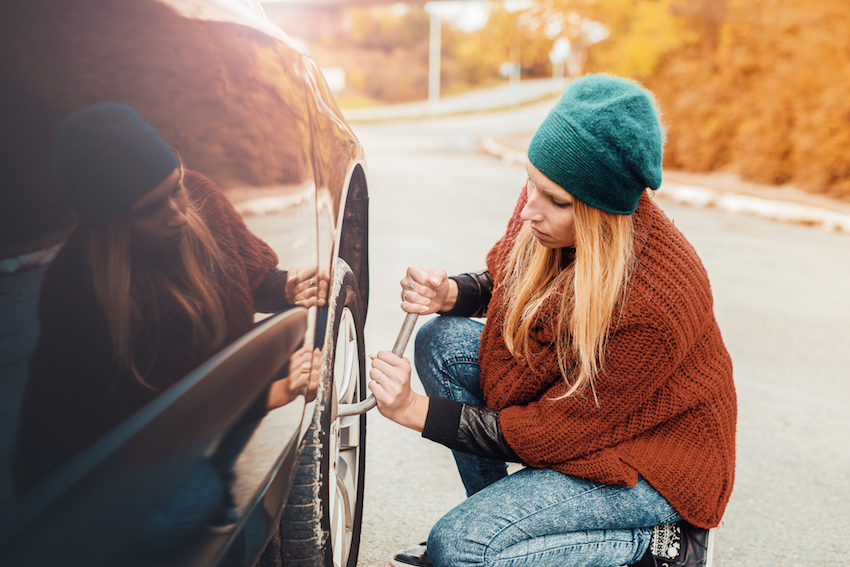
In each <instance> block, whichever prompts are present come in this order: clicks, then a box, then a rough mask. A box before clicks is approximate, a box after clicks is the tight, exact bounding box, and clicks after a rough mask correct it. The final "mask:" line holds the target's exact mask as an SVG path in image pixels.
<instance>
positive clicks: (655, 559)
mask: <svg viewBox="0 0 850 567" xmlns="http://www.w3.org/2000/svg"><path fill="white" fill-rule="evenodd" d="M713 552H714V530H705V529H702V528H696V527H694V526H692V525H690V524H689V523H687V522H685V521H681V522H676V523H673V524H661V525H659V526H655V527H654V528H652V538H651V539H650V540H649V549H647V550H646V553H645V554H644V556H643V557H641V559H640V561H638V562H637V563H633V564H632V565H630V566H629V567H711V564H712V563H711V561H712V553H713Z"/></svg>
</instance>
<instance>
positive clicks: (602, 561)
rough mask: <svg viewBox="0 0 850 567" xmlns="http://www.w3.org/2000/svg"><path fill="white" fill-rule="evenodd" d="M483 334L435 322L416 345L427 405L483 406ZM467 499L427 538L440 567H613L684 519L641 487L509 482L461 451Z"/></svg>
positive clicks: (523, 478)
mask: <svg viewBox="0 0 850 567" xmlns="http://www.w3.org/2000/svg"><path fill="white" fill-rule="evenodd" d="M482 328H483V325H482V324H481V323H479V322H477V321H473V320H470V319H467V318H464V317H447V316H441V317H436V318H434V319H431V320H430V321H428V322H427V323H426V324H425V325H424V326H423V327H422V329H421V330H420V331H419V333H418V334H417V336H416V349H415V354H414V360H415V363H416V371H417V373H418V374H419V378H420V380H421V381H422V384H423V386H424V387H425V391H426V392H427V393H428V395H429V396H439V397H444V398H450V399H453V400H457V401H461V402H464V403H467V404H472V405H483V404H484V402H483V395H482V392H481V385H480V368H479V366H478V346H479V344H480V342H481V330H482ZM454 457H455V462H456V463H457V467H458V471H459V472H460V476H461V479H462V480H463V484H464V486H465V487H466V492H467V496H468V498H467V499H466V500H465V501H464V502H463V503H461V504H460V505H459V506H457V507H456V508H455V509H453V510H451V511H450V512H449V513H448V514H446V515H445V516H443V517H442V518H441V519H440V521H438V522H437V524H436V525H435V526H434V527H433V528H432V530H431V534H430V535H429V536H428V556H429V557H430V558H431V561H432V562H433V563H434V565H435V566H436V567H449V566H452V567H457V566H466V565H469V566H472V565H476V566H477V565H481V566H483V565H498V566H500V567H519V566H527V567H546V566H552V567H578V566H584V567H614V566H617V565H628V564H629V563H634V562H636V561H638V560H639V559H640V558H641V557H642V556H643V554H644V553H645V552H646V550H647V548H648V547H649V538H650V536H651V534H652V526H655V525H657V524H663V523H669V522H674V521H677V520H679V519H681V518H680V517H679V514H678V513H677V512H676V511H675V510H674V509H673V508H672V507H671V506H670V504H668V503H667V501H666V500H665V499H664V498H663V497H662V496H661V495H660V494H658V492H656V491H655V490H654V489H653V488H652V487H651V486H650V485H649V483H647V482H646V481H645V480H643V478H641V479H640V480H639V482H638V484H637V485H636V486H635V487H633V488H625V487H622V486H614V485H608V484H602V483H599V482H592V481H588V480H584V479H580V478H575V477H571V476H568V475H565V474H561V473H559V472H557V471H553V470H551V469H532V468H525V469H523V470H521V471H519V472H517V473H515V474H512V475H510V476H509V475H508V474H507V466H506V464H505V463H504V462H502V461H494V460H492V459H485V458H482V457H477V456H475V455H468V454H465V453H459V452H457V451H454Z"/></svg>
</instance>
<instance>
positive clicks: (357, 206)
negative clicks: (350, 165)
mask: <svg viewBox="0 0 850 567" xmlns="http://www.w3.org/2000/svg"><path fill="white" fill-rule="evenodd" d="M338 250H339V252H338V256H339V257H340V258H342V259H343V260H345V261H346V263H348V265H349V266H350V267H351V270H352V271H353V272H354V274H355V276H356V278H357V286H358V288H359V290H360V299H361V302H362V305H363V317H364V319H365V317H366V312H367V311H368V306H369V190H368V185H367V183H366V172H365V171H364V169H363V166H362V164H360V163H358V164H356V165H355V166H354V169H353V171H352V173H351V176H350V178H349V182H348V190H347V192H346V200H345V205H344V207H343V213H342V227H341V230H340V239H339V248H338Z"/></svg>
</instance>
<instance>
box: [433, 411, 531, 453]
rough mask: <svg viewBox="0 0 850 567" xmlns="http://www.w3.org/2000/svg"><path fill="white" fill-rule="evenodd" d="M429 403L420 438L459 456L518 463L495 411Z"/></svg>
mask: <svg viewBox="0 0 850 567" xmlns="http://www.w3.org/2000/svg"><path fill="white" fill-rule="evenodd" d="M429 400H430V403H429V405H428V416H427V417H426V418H425V427H424V429H423V430H422V437H425V438H426V439H430V440H431V441H436V442H437V443H440V444H441V445H445V446H446V447H448V448H449V449H453V450H455V451H460V452H461V453H470V454H473V455H478V456H480V457H486V458H488V459H498V460H501V461H510V462H515V463H519V462H522V461H521V459H520V458H519V457H518V456H517V454H516V453H514V451H513V449H511V448H510V446H509V445H508V442H507V440H506V439H505V436H504V435H502V426H501V424H500V423H499V412H498V411H496V410H494V409H490V408H488V407H484V406H471V405H468V404H464V403H461V402H456V401H454V400H448V399H445V398H434V397H432V398H429Z"/></svg>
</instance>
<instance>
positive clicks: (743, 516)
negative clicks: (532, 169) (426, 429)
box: [355, 102, 850, 567]
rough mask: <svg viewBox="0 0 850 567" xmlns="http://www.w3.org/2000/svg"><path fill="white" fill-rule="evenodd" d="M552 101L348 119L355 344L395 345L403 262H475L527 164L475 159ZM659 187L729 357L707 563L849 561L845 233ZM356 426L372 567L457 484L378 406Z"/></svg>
mask: <svg viewBox="0 0 850 567" xmlns="http://www.w3.org/2000/svg"><path fill="white" fill-rule="evenodd" d="M550 106H551V102H544V103H539V104H533V105H529V106H524V107H522V108H519V109H514V110H507V111H499V112H492V113H485V114H476V115H466V116H457V117H444V118H434V119H430V120H409V121H393V122H386V123H374V124H355V131H356V133H357V134H358V136H359V138H360V140H361V141H362V143H363V145H364V147H365V148H366V150H367V159H368V164H369V176H370V194H371V213H370V217H371V227H370V230H371V235H370V257H371V266H372V268H371V287H372V292H371V305H370V310H369V318H368V322H367V326H366V349H367V352H369V353H374V352H376V351H378V350H380V349H388V348H390V347H391V346H392V344H393V341H394V340H395V336H396V333H397V332H398V329H399V327H400V325H401V323H402V320H403V317H404V315H403V313H402V312H401V310H400V308H399V298H398V296H399V292H400V287H399V284H398V281H399V280H400V279H401V277H402V276H403V275H404V271H405V269H406V267H407V266H408V265H411V264H418V265H422V266H431V267H443V268H445V269H446V270H447V271H448V273H449V274H452V273H459V272H463V271H470V270H477V269H480V268H482V267H483V266H484V255H485V254H486V252H487V250H488V249H489V247H490V246H491V245H492V244H493V243H494V242H495V240H496V239H497V238H498V237H499V236H500V235H501V234H502V232H503V230H504V228H505V224H506V221H507V219H508V217H509V215H510V213H511V211H512V209H513V206H514V204H515V201H516V198H517V195H518V192H519V190H520V188H521V187H522V184H523V182H524V181H525V172H524V168H523V167H522V166H521V165H517V164H515V163H508V162H506V161H504V160H499V159H496V158H494V157H493V156H491V155H488V154H486V153H484V152H482V151H481V150H480V146H479V141H480V139H481V138H482V137H485V136H490V137H497V138H498V137H502V138H505V137H508V138H509V137H510V135H511V134H512V133H516V132H526V131H533V130H534V129H535V128H536V126H537V125H538V124H539V123H540V122H541V121H542V120H543V118H544V116H545V114H546V112H547V111H548V109H549V107H550ZM707 179H708V178H707ZM663 195H664V189H663V188H662V190H661V191H660V192H659V196H658V199H659V201H658V202H659V204H660V205H661V206H662V208H663V209H664V210H665V212H666V213H667V214H668V215H669V216H670V217H671V218H673V219H674V220H675V222H676V224H677V226H678V227H679V228H680V229H681V230H682V231H683V232H684V234H685V236H686V237H687V238H688V239H689V240H690V241H691V242H692V243H693V244H694V246H695V247H696V249H697V251H698V252H699V254H700V256H701V257H702V259H703V262H704V263H705V265H706V267H707V269H708V272H709V275H710V277H711V281H712V286H713V290H714V294H715V304H716V306H715V309H716V313H717V317H718V319H719V321H720V325H721V328H722V330H723V333H724V338H725V341H726V343H727V346H728V348H729V350H730V352H731V354H732V358H733V361H734V363H735V379H736V384H737V388H738V396H739V404H740V414H739V423H738V468H737V481H736V486H735V491H734V493H733V495H732V499H731V501H730V504H729V507H728V509H727V512H726V516H725V518H724V522H723V526H722V529H721V530H720V531H719V532H718V538H717V550H716V554H715V558H716V565H717V567H731V566H737V565H747V566H754V567H760V566H764V567H773V566H775V565H783V566H786V567H793V566H801V567H802V566H806V567H810V566H815V565H817V566H839V565H847V564H850V551H848V549H847V546H846V543H847V542H848V541H850V522H848V510H850V433H848V432H850V415H848V412H847V408H848V407H850V388H848V385H847V377H848V370H847V369H848V368H850V348H848V343H847V328H849V327H850V294H847V293H846V290H847V284H846V282H847V281H850V234H846V233H841V232H826V231H824V230H821V229H819V228H816V227H811V226H804V225H800V224H792V223H780V222H774V221H770V220H765V219H761V218H757V217H752V216H746V215H736V214H730V213H728V212H725V211H722V210H719V209H717V208H699V207H692V206H685V205H681V204H677V203H675V202H673V201H671V200H668V199H665V198H664V196H663ZM411 353H412V345H411V346H409V347H408V351H407V354H408V356H410V355H411ZM368 431H369V434H368V449H367V476H366V504H365V511H364V516H363V517H364V524H363V540H362V545H361V551H360V563H359V564H360V565H363V566H369V567H371V566H379V565H388V563H389V562H388V557H389V556H390V554H391V553H392V552H393V551H395V550H396V549H398V548H400V547H403V546H406V545H408V544H411V543H416V542H420V541H423V540H424V539H425V538H426V537H427V535H428V531H429V529H430V527H431V526H432V525H433V523H434V522H435V521H436V520H437V519H438V518H439V517H440V516H441V515H442V514H444V513H445V512H446V511H448V510H449V509H450V508H451V507H453V506H454V505H456V504H457V503H459V502H460V501H461V500H462V499H463V498H464V492H463V489H462V486H461V483H460V480H459V478H458V476H457V473H456V471H455V468H454V462H453V460H452V458H451V455H450V453H449V451H448V450H446V449H443V448H442V447H441V446H438V445H436V444H434V443H431V442H429V441H426V440H424V439H421V438H420V437H419V435H418V434H416V433H414V432H412V431H409V430H406V429H403V428H401V427H399V426H396V425H395V424H393V423H391V422H389V421H387V420H386V419H384V418H383V417H382V416H380V415H379V414H378V413H377V412H373V413H371V414H370V416H369V425H368Z"/></svg>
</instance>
